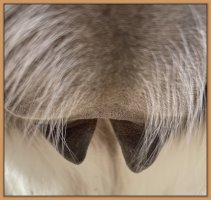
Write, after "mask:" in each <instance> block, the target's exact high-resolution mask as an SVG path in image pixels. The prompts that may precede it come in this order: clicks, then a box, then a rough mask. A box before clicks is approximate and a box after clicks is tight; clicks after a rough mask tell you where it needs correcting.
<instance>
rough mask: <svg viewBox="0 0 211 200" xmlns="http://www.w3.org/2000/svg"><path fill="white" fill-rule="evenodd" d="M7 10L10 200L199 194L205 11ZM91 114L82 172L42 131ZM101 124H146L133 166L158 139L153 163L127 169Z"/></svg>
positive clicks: (49, 7) (203, 126)
mask: <svg viewBox="0 0 211 200" xmlns="http://www.w3.org/2000/svg"><path fill="white" fill-rule="evenodd" d="M7 8H8V9H7V10H6V14H5V16H6V17H5V111H6V112H5V113H6V115H5V193H6V194H7V195H206V192H207V191H206V187H207V185H206V97H205V96H206V91H205V85H206V81H207V79H206V76H207V73H206V70H207V66H206V56H207V55H206V52H207V49H206V26H205V19H206V16H205V13H203V12H204V10H205V7H203V6H201V7H200V6H197V5H196V6H187V5H186V6H185V5H179V6H176V5H175V7H174V5H167V7H165V6H164V5H151V6H149V5H148V6H143V5H142V6H141V5H140V6H131V5H125V6H120V8H118V5H113V6H112V5H110V6H109V5H103V6H99V5H81V6H64V5H63V6H52V5H29V6H25V7H21V6H19V7H18V6H17V7H16V6H11V7H7ZM19 9H20V10H19ZM151 13H152V16H151ZM179 14H181V15H179ZM147 16H148V17H147ZM166 16H169V17H166ZM145 17H146V18H145ZM146 33H147V34H146ZM92 118H97V119H98V123H97V128H96V130H95V133H94V136H93V138H92V141H91V144H90V146H89V148H88V153H87V157H86V159H85V161H84V162H83V163H82V164H81V165H74V164H72V163H70V162H68V161H66V160H65V159H64V158H63V157H62V156H61V155H60V154H59V153H57V151H56V150H55V148H53V147H52V145H50V144H49V142H48V141H47V140H46V139H44V137H43V136H41V134H40V129H39V125H40V124H43V123H48V124H49V125H50V127H52V128H53V127H60V125H61V124H62V125H66V124H67V123H69V122H71V121H74V120H78V119H92ZM108 119H116V120H127V121H131V122H134V123H137V124H139V123H144V124H145V126H144V127H145V135H144V140H143V141H144V142H143V145H142V146H141V148H140V149H139V147H137V150H140V151H138V154H137V157H138V159H139V163H142V161H143V160H144V158H145V156H146V154H147V152H148V149H149V148H150V145H151V144H152V143H153V141H154V140H155V138H156V136H157V135H158V136H159V138H160V140H161V146H160V147H159V148H160V149H159V150H161V152H160V154H159V155H158V158H157V160H156V161H155V163H154V164H152V166H150V167H149V168H148V169H146V170H144V171H142V172H141V173H140V174H134V173H133V172H131V171H130V170H129V169H128V167H127V166H126V164H125V161H124V158H123V156H122V152H121V149H120V146H119V143H118V141H117V138H116V137H115V133H114V130H113V129H112V126H111V124H110V122H109V120H108ZM57 136H61V137H62V138H64V133H62V132H61V131H60V130H58V132H57ZM167 137H169V139H168V140H167V142H166V138H167ZM57 142H58V141H57V139H56V138H55V147H57ZM63 145H66V144H65V142H64V144H63ZM140 145H141V144H140ZM163 146H164V147H163ZM161 147H163V148H162V149H161Z"/></svg>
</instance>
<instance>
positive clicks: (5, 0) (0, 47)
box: [0, 0, 211, 200]
mask: <svg viewBox="0 0 211 200" xmlns="http://www.w3.org/2000/svg"><path fill="white" fill-rule="evenodd" d="M10 3H11V4H34V3H36V4H44V3H46V4H53V3H55V4H74V3H77V4H163V3H164V4H207V45H208V48H207V52H208V55H207V58H208V61H207V62H208V67H207V68H208V83H207V84H208V87H207V93H208V94H207V96H208V101H207V102H208V105H207V108H208V113H207V119H208V120H207V126H208V127H207V138H208V142H207V151H208V154H207V155H208V156H207V188H208V189H207V194H208V195H207V196H134V197H133V196H4V14H3V12H4V4H10ZM0 19H1V20H0V103H1V104H0V105H1V106H0V148H1V150H0V200H1V199H2V200H4V199H8V200H13V199H14V200H16V199H18V200H27V199H38V200H39V199H43V200H50V199H53V200H56V199H58V200H59V199H73V200H82V199H88V200H91V199H96V200H106V199H108V200H112V199H113V200H115V199H118V200H119V199H128V200H138V199H146V200H156V199H157V200H161V199H164V200H166V199H186V200H198V199H201V200H207V199H211V195H210V191H211V186H210V180H211V173H210V166H211V164H210V162H211V159H210V158H209V157H210V156H211V136H209V134H210V133H209V132H210V126H211V124H210V123H211V122H210V117H209V116H210V112H211V110H210V109H211V108H210V106H209V100H210V98H211V97H210V96H211V93H210V89H211V86H210V84H211V83H210V81H211V80H209V79H210V78H209V77H210V76H211V70H209V67H210V66H211V55H210V48H211V39H210V34H211V0H177V1H176V0H60V1H59V0H16V1H15V0H0Z"/></svg>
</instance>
